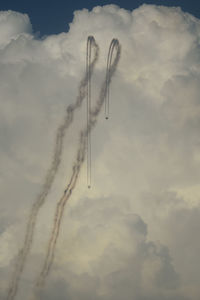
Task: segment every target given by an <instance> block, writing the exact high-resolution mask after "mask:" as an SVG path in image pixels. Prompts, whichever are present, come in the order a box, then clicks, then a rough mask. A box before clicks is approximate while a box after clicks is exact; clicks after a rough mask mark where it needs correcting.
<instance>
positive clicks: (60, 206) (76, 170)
mask: <svg viewBox="0 0 200 300" xmlns="http://www.w3.org/2000/svg"><path fill="white" fill-rule="evenodd" d="M113 40H115V43H114V48H115V49H116V56H115V59H114V61H113V63H112V64H111V63H110V65H109V70H108V71H109V72H108V74H109V75H108V76H106V79H105V81H104V83H103V85H102V88H101V91H100V95H99V98H98V100H97V103H96V106H95V107H94V109H92V110H91V113H90V118H89V122H88V124H87V126H86V128H84V130H82V131H81V133H80V140H79V146H78V150H77V154H76V159H75V162H74V165H73V168H72V175H71V178H70V181H69V184H68V185H67V189H66V191H65V192H64V195H63V196H62V197H61V199H60V200H59V201H58V203H57V206H56V212H55V216H54V223H53V229H52V232H51V236H50V240H49V243H48V246H47V252H46V256H45V260H44V264H43V267H42V270H41V272H40V274H39V277H38V279H37V281H36V288H42V286H43V285H44V283H45V280H46V278H47V276H48V274H49V272H50V269H51V266H52V263H53V259H54V254H55V247H56V242H57V239H58V236H59V231H60V226H61V221H62V217H63V213H64V208H65V205H66V203H67V201H68V200H69V198H70V196H71V194H72V192H73V190H74V188H75V187H76V184H77V180H78V177H79V174H80V170H81V167H82V165H83V162H84V160H85V152H86V149H87V138H88V134H89V133H90V132H91V130H92V129H93V128H94V126H95V125H96V122H97V117H98V115H99V113H100V111H101V108H102V105H103V103H104V101H105V96H106V93H107V90H108V87H109V86H110V83H111V79H112V77H113V75H114V73H115V70H116V68H117V65H118V62H119V59H120V53H121V46H120V44H119V41H118V40H117V39H113ZM113 40H112V42H111V44H113Z"/></svg>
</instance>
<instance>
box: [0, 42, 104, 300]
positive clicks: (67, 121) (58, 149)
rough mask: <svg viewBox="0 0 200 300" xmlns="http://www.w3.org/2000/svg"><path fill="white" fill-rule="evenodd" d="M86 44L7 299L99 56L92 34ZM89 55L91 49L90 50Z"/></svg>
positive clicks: (12, 293) (10, 299) (13, 289)
mask: <svg viewBox="0 0 200 300" xmlns="http://www.w3.org/2000/svg"><path fill="white" fill-rule="evenodd" d="M87 44H89V45H90V50H92V49H93V50H94V55H93V56H94V57H93V60H92V61H91V58H90V65H89V70H90V72H89V73H88V70H86V73H85V75H84V77H83V79H82V81H81V83H80V86H79V90H78V96H77V99H76V102H75V104H71V105H69V106H68V107H67V110H66V115H65V118H64V120H63V122H62V124H61V125H60V126H59V127H58V129H57V133H56V139H55V149H54V154H53V159H52V162H51V166H50V168H49V170H48V171H47V174H46V177H45V180H44V184H43V185H42V190H41V192H40V194H39V195H38V197H37V198H36V201H35V202H34V204H33V206H32V208H31V212H30V215H29V218H28V222H27V226H26V234H25V239H24V243H23V247H22V249H21V250H20V251H19V253H18V257H17V262H16V265H15V268H14V272H13V274H12V278H11V281H10V284H9V289H8V294H7V298H6V299H7V300H13V299H14V298H15V296H16V293H17V290H18V285H19V280H20V278H21V274H22V272H23V269H24V266H25V263H26V260H27V256H28V253H29V251H30V248H31V245H32V242H33V237H34V230H35V225H36V219H37V215H38V212H39V210H40V208H41V206H42V205H43V204H44V202H45V200H46V197H47V195H48V193H49V191H50V188H51V186H52V183H53V181H54V178H55V175H56V173H57V171H58V167H59V165H60V161H61V156H62V150H63V139H64V136H65V133H66V130H67V129H68V128H69V126H70V125H71V123H72V122H73V118H74V112H75V110H76V109H78V108H80V106H81V104H82V102H83V100H84V98H85V97H86V94H87V83H88V80H90V77H91V75H92V72H93V69H94V66H95V64H96V62H97V60H98V56H99V47H98V45H97V44H96V42H95V39H94V37H93V36H89V37H88V40H87ZM90 56H91V51H90Z"/></svg>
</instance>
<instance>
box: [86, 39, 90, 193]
mask: <svg viewBox="0 0 200 300" xmlns="http://www.w3.org/2000/svg"><path fill="white" fill-rule="evenodd" d="M90 64H91V44H89V43H87V58H86V72H87V74H88V80H87V127H88V126H89V118H90V112H91V70H90ZM87 185H88V188H90V186H91V134H90V133H88V137H87Z"/></svg>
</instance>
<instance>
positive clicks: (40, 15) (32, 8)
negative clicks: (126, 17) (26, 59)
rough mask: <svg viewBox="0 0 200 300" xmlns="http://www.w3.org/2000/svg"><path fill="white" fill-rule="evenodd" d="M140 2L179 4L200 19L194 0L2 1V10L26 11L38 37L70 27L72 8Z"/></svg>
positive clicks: (136, 4) (130, 7)
mask: <svg viewBox="0 0 200 300" xmlns="http://www.w3.org/2000/svg"><path fill="white" fill-rule="evenodd" d="M143 3H146V4H155V5H165V6H180V7H181V8H182V10H183V11H186V12H189V13H191V14H193V15H194V16H196V17H198V18H200V3H199V1H196V0H190V1H188V0H146V1H143V0H134V1H130V0H123V1H122V0H114V1H107V0H87V1H81V0H77V1H63V0H58V1H46V0H43V1H39V0H35V1H26V0H17V1H16V0H1V3H0V9H1V10H9V9H11V10H15V11H19V12H22V13H27V14H28V15H29V17H30V19H31V23H32V24H33V29H34V33H35V34H36V33H37V34H39V35H40V36H43V35H49V34H58V33H61V32H66V31H68V29H69V23H71V22H72V19H73V13H74V11H75V10H80V9H83V8H87V9H89V10H91V9H92V8H93V7H94V6H98V5H100V6H102V5H108V4H116V5H118V6H119V7H121V8H125V9H128V10H133V9H135V8H137V7H139V6H140V5H142V4H143Z"/></svg>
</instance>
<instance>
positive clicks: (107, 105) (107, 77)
mask: <svg viewBox="0 0 200 300" xmlns="http://www.w3.org/2000/svg"><path fill="white" fill-rule="evenodd" d="M117 43H118V40H117V39H113V40H112V42H111V44H110V47H109V51H108V57H107V68H106V82H107V92H106V95H105V119H106V120H107V119H108V118H109V97H110V87H109V83H108V81H109V72H110V71H109V70H110V65H111V63H112V55H113V51H114V48H115V46H116V45H117Z"/></svg>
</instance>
